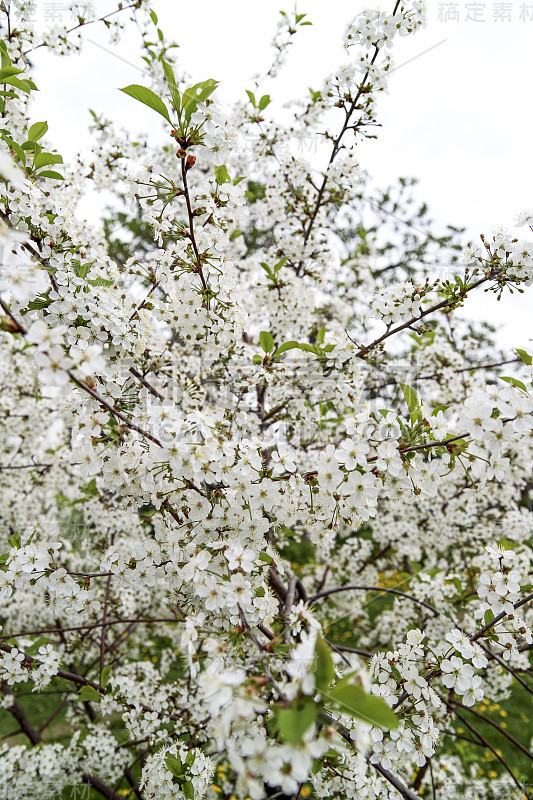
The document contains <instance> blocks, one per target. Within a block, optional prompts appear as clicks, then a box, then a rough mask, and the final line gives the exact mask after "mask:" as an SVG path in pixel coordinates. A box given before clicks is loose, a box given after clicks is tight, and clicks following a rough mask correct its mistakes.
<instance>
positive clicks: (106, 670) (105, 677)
mask: <svg viewBox="0 0 533 800" xmlns="http://www.w3.org/2000/svg"><path fill="white" fill-rule="evenodd" d="M110 674H111V664H108V665H107V667H104V668H103V670H102V675H101V676H100V685H101V686H102V687H103V688H104V689H105V687H106V686H107V682H108V681H109V676H110Z"/></svg>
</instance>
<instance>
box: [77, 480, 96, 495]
mask: <svg viewBox="0 0 533 800" xmlns="http://www.w3.org/2000/svg"><path fill="white" fill-rule="evenodd" d="M81 490H82V492H84V493H85V494H90V495H91V497H97V495H98V489H97V488H96V478H92V479H91V480H90V481H89V483H88V484H87V486H82V488H81Z"/></svg>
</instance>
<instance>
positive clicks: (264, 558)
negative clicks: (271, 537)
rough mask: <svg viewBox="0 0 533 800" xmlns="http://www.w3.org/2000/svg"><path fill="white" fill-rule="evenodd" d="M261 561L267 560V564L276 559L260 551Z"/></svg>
mask: <svg viewBox="0 0 533 800" xmlns="http://www.w3.org/2000/svg"><path fill="white" fill-rule="evenodd" d="M259 561H265V562H266V563H267V564H273V563H274V559H273V558H272V556H269V555H268V553H259Z"/></svg>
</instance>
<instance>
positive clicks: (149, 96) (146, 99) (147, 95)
mask: <svg viewBox="0 0 533 800" xmlns="http://www.w3.org/2000/svg"><path fill="white" fill-rule="evenodd" d="M120 91H121V92H124V94H127V95H129V97H133V99H134V100H138V101H139V102H140V103H144V105H145V106H149V108H152V109H153V110H154V111H157V113H158V114H161V116H162V117H164V118H165V119H166V120H167V122H170V117H169V114H168V109H167V107H166V105H165V104H164V103H163V101H162V100H161V98H160V97H158V96H157V95H156V94H155V92H152V90H151V89H147V88H146V87H145V86H138V85H137V84H135V83H132V84H131V85H130V86H125V87H124V88H123V89H120Z"/></svg>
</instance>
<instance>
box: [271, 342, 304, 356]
mask: <svg viewBox="0 0 533 800" xmlns="http://www.w3.org/2000/svg"><path fill="white" fill-rule="evenodd" d="M299 346H300V345H299V344H298V342H294V341H291V342H284V343H283V344H282V345H280V346H279V347H278V349H277V350H276V352H275V353H274V358H276V356H280V355H281V354H282V353H286V352H287V350H295V349H296V348H297V347H299Z"/></svg>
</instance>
